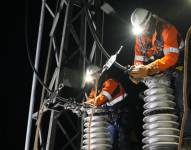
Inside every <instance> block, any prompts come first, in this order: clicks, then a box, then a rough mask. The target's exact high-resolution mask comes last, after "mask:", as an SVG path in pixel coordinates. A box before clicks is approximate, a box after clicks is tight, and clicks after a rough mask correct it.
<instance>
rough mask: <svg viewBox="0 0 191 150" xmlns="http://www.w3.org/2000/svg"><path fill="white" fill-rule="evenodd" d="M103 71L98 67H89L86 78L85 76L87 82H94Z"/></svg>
mask: <svg viewBox="0 0 191 150" xmlns="http://www.w3.org/2000/svg"><path fill="white" fill-rule="evenodd" d="M100 71H101V68H100V67H98V66H96V65H90V66H88V67H87V70H86V76H85V82H92V81H93V80H94V79H95V78H96V77H97V76H98V75H99V72H100Z"/></svg>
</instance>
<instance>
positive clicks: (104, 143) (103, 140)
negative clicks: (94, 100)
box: [82, 109, 112, 150]
mask: <svg viewBox="0 0 191 150" xmlns="http://www.w3.org/2000/svg"><path fill="white" fill-rule="evenodd" d="M108 120H109V119H108V115H107V112H105V111H104V110H102V109H96V113H94V114H93V116H91V113H87V117H85V118H84V135H83V147H82V149H83V150H110V149H111V148H112V138H111V135H110V133H109V131H108V125H109V122H108Z"/></svg>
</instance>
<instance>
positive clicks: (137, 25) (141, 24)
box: [131, 8, 152, 34]
mask: <svg viewBox="0 0 191 150" xmlns="http://www.w3.org/2000/svg"><path fill="white" fill-rule="evenodd" d="M151 17H152V13H151V12H150V11H148V10H146V9H143V8H136V9H135V10H134V11H133V13H132V14H131V24H132V26H133V33H134V34H142V33H143V31H144V30H145V28H146V27H147V26H148V23H149V21H150V19H151Z"/></svg>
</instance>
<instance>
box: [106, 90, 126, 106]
mask: <svg viewBox="0 0 191 150" xmlns="http://www.w3.org/2000/svg"><path fill="white" fill-rule="evenodd" d="M126 96H127V93H125V94H123V95H121V96H119V97H117V98H115V99H113V100H111V101H109V102H107V106H113V105H115V104H116V103H118V102H120V101H122V100H123V99H124V98H125V97H126Z"/></svg>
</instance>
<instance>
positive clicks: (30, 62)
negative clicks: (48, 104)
mask: <svg viewBox="0 0 191 150" xmlns="http://www.w3.org/2000/svg"><path fill="white" fill-rule="evenodd" d="M25 8H26V9H25V45H26V51H27V57H28V61H29V64H30V66H31V68H32V70H33V71H34V73H35V75H36V77H37V79H38V81H39V83H40V84H41V85H42V86H43V87H44V88H45V89H46V90H47V91H48V92H49V93H50V94H51V95H55V97H57V98H58V99H59V100H62V101H64V102H67V99H65V98H63V97H61V96H60V95H58V93H56V92H55V91H52V90H50V89H49V87H48V85H46V84H45V83H44V82H43V81H42V79H41V78H40V76H39V73H38V71H37V70H36V69H35V67H34V66H33V63H32V59H31V55H30V50H29V43H28V3H27V2H26V6H25ZM56 91H57V90H56Z"/></svg>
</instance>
